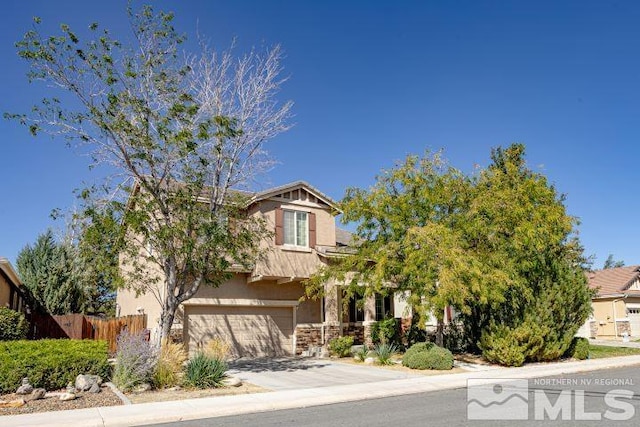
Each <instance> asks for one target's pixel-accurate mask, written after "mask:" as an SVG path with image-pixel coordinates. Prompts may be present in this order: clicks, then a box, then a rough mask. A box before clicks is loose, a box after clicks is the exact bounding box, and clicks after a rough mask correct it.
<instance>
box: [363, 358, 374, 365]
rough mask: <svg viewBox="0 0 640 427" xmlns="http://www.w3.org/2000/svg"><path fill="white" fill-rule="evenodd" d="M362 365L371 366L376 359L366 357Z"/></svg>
mask: <svg viewBox="0 0 640 427" xmlns="http://www.w3.org/2000/svg"><path fill="white" fill-rule="evenodd" d="M364 363H365V364H367V365H373V364H374V363H376V359H374V358H373V357H367V358H366V359H364Z"/></svg>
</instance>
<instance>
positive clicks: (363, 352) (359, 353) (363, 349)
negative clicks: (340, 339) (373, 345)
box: [356, 344, 369, 362]
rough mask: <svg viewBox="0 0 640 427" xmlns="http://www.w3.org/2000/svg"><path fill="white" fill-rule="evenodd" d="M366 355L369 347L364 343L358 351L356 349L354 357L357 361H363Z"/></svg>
mask: <svg viewBox="0 0 640 427" xmlns="http://www.w3.org/2000/svg"><path fill="white" fill-rule="evenodd" d="M367 356H369V348H368V347H367V345H366V344H364V345H363V346H362V347H361V348H360V349H359V350H358V351H356V358H357V359H358V361H359V362H364V361H365V359H366V358H367Z"/></svg>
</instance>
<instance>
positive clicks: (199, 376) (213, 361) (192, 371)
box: [184, 353, 227, 388]
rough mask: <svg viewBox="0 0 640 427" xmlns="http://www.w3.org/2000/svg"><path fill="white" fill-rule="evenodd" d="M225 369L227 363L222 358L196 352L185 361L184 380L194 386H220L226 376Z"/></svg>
mask: <svg viewBox="0 0 640 427" xmlns="http://www.w3.org/2000/svg"><path fill="white" fill-rule="evenodd" d="M226 371H227V364H226V363H224V361H223V360H220V359H218V358H216V357H213V356H210V355H208V354H206V353H198V354H196V355H195V356H194V357H193V358H192V359H191V360H189V362H188V363H187V367H186V369H185V373H184V382H185V384H186V385H188V386H190V387H196V388H210V387H222V386H223V385H224V383H223V381H224V379H225V378H226V377H227V375H226Z"/></svg>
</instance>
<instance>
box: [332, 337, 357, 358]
mask: <svg viewBox="0 0 640 427" xmlns="http://www.w3.org/2000/svg"><path fill="white" fill-rule="evenodd" d="M351 346H353V337H336V338H333V339H332V340H330V341H329V353H331V354H332V355H333V356H338V357H348V356H351Z"/></svg>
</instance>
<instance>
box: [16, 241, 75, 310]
mask: <svg viewBox="0 0 640 427" xmlns="http://www.w3.org/2000/svg"><path fill="white" fill-rule="evenodd" d="M16 267H17V269H18V273H19V274H20V277H21V279H22V283H23V285H24V288H25V289H26V291H27V298H28V300H29V302H30V305H31V306H32V307H33V308H34V309H35V310H36V311H38V312H41V313H49V314H67V313H80V312H82V311H83V308H84V304H85V298H84V295H83V291H82V284H81V280H80V274H79V273H80V270H79V266H78V264H77V263H76V259H75V250H74V248H73V246H71V245H69V244H67V243H58V242H56V240H55V239H54V236H53V233H52V231H51V230H47V231H46V232H45V233H44V234H41V235H40V236H38V238H37V240H36V242H35V244H34V245H33V246H31V245H27V246H25V247H24V248H23V249H22V250H21V251H20V253H19V254H18V258H17V260H16Z"/></svg>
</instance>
